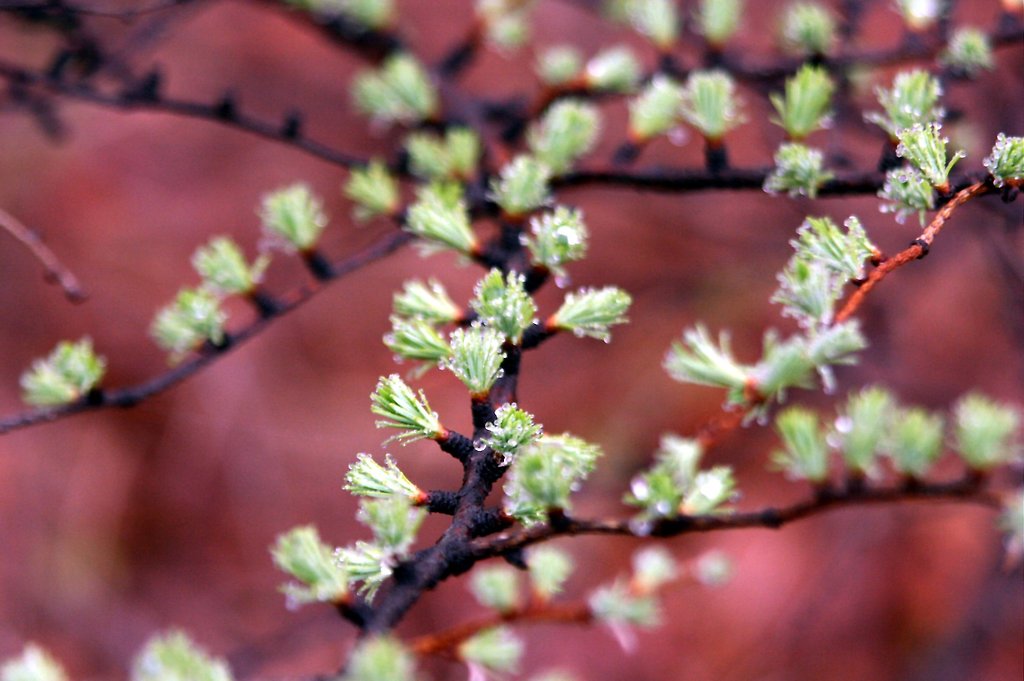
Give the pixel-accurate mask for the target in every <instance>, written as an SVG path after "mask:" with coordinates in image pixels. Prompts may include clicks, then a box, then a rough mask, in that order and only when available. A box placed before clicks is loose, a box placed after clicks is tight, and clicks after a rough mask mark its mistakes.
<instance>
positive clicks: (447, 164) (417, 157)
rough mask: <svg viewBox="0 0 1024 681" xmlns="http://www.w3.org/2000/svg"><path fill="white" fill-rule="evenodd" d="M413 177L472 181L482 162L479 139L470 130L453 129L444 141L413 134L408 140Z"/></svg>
mask: <svg viewBox="0 0 1024 681" xmlns="http://www.w3.org/2000/svg"><path fill="white" fill-rule="evenodd" d="M405 149H406V151H408V152H409V167H410V169H411V170H412V173H413V174H414V175H416V176H418V177H422V178H423V179H426V180H443V179H456V180H458V179H463V180H465V179H469V178H471V177H472V176H473V175H474V173H475V172H476V162H477V159H478V158H480V138H479V137H477V134H476V133H475V132H473V131H472V130H471V129H469V128H450V129H449V130H448V131H447V132H446V133H445V136H444V137H443V138H441V137H438V136H437V135H434V134H432V133H426V132H414V133H412V134H411V135H409V136H408V137H407V138H406V140H405Z"/></svg>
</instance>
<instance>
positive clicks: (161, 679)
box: [131, 631, 234, 681]
mask: <svg viewBox="0 0 1024 681" xmlns="http://www.w3.org/2000/svg"><path fill="white" fill-rule="evenodd" d="M233 678H234V677H232V675H231V670H230V669H229V668H228V665H227V663H226V662H225V661H224V660H221V659H219V658H215V657H211V656H210V655H209V654H207V653H206V651H204V650H203V649H202V648H200V647H199V646H197V645H196V644H195V643H193V642H192V640H191V639H190V638H189V637H188V636H186V635H185V634H184V633H182V632H180V631H171V632H169V633H166V634H161V635H157V636H154V637H153V638H151V639H150V640H149V642H148V643H146V645H145V646H144V647H143V649H142V651H141V652H140V653H139V655H138V656H137V657H136V658H135V661H134V663H133V664H132V677H131V681H232V679H233Z"/></svg>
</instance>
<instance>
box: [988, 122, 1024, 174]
mask: <svg viewBox="0 0 1024 681" xmlns="http://www.w3.org/2000/svg"><path fill="white" fill-rule="evenodd" d="M982 163H983V164H984V166H985V167H986V168H987V169H988V172H989V174H990V175H992V183H993V184H994V185H995V186H997V187H1002V186H1003V185H1006V184H1008V185H1010V186H1011V187H1020V186H1024V137H1007V136H1006V134H1005V133H999V135H998V136H997V137H996V144H995V146H994V147H992V153H991V154H989V155H988V156H987V157H985V160H984V161H983V162H982Z"/></svg>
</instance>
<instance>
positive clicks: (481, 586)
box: [469, 565, 519, 614]
mask: <svg viewBox="0 0 1024 681" xmlns="http://www.w3.org/2000/svg"><path fill="white" fill-rule="evenodd" d="M469 590H470V591H471V592H472V594H473V597H474V598H476V600H477V602H478V603H480V605H482V606H484V607H485V608H492V609H494V610H497V611H498V612H499V613H501V614H508V613H510V612H512V611H514V610H515V609H516V608H518V607H519V575H518V574H517V573H516V571H515V570H513V569H512V568H511V567H509V566H507V565H486V566H483V567H480V568H478V569H477V570H474V571H473V574H472V576H471V577H470V580H469Z"/></svg>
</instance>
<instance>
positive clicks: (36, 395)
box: [21, 338, 107, 407]
mask: <svg viewBox="0 0 1024 681" xmlns="http://www.w3.org/2000/svg"><path fill="white" fill-rule="evenodd" d="M106 368H107V361H106V359H104V358H103V357H100V356H99V355H97V354H96V353H95V352H94V351H93V349H92V340H91V339H89V338H82V339H81V340H79V341H78V342H77V343H72V342H70V341H61V342H60V343H58V344H57V347H56V348H54V349H53V352H51V353H50V354H49V355H48V356H46V357H44V358H41V359H37V360H35V361H33V362H32V366H31V368H29V369H28V370H26V371H25V372H24V373H23V374H22V375H21V389H22V399H23V400H24V401H25V402H26V403H28V404H32V405H36V406H41V407H42V406H52V405H58V404H68V403H70V402H74V401H75V400H77V399H79V398H80V397H82V396H83V395H85V394H86V393H88V392H89V391H90V390H92V389H93V388H95V387H96V386H97V385H99V383H100V381H101V380H102V379H103V373H104V372H105V371H106Z"/></svg>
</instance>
